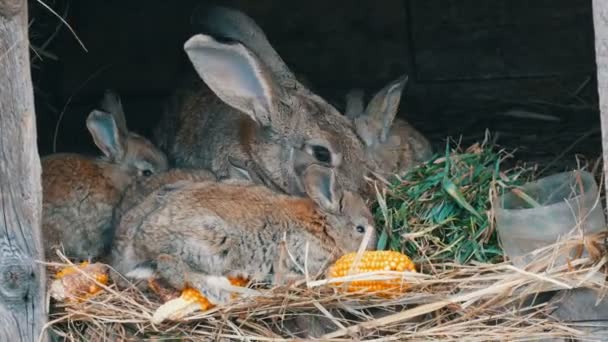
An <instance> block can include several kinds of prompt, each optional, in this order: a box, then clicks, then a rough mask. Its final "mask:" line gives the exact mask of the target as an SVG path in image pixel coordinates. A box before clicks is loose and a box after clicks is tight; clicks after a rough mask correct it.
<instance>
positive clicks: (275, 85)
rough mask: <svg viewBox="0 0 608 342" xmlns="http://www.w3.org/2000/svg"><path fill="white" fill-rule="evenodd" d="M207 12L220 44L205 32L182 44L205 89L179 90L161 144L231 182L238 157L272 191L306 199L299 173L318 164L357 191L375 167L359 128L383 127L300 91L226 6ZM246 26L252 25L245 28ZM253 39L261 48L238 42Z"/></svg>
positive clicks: (255, 31)
mask: <svg viewBox="0 0 608 342" xmlns="http://www.w3.org/2000/svg"><path fill="white" fill-rule="evenodd" d="M207 14H209V15H207V16H206V17H205V18H204V20H202V21H203V22H205V21H207V23H206V25H207V26H217V27H216V29H217V30H216V31H217V32H219V31H222V27H220V26H221V25H224V24H226V25H227V26H226V28H225V32H223V33H222V32H219V33H218V34H217V36H221V38H222V40H221V41H219V40H218V39H219V38H218V39H216V38H214V37H212V36H210V35H207V34H202V33H201V34H196V35H194V36H192V37H191V38H190V39H189V40H188V41H187V42H186V43H185V44H184V50H185V51H186V54H187V56H188V58H189V60H190V62H191V64H192V65H193V66H194V69H195V70H196V72H197V74H198V76H199V77H200V79H201V80H202V81H204V84H203V82H201V81H200V80H199V81H198V82H193V83H192V84H190V83H188V86H187V87H185V88H184V89H179V90H178V91H176V95H175V97H174V98H173V99H172V101H170V103H169V104H170V105H169V106H168V108H167V110H166V112H165V114H164V115H163V118H162V119H161V122H160V123H159V125H158V126H157V129H156V134H155V139H156V142H157V144H158V145H159V146H160V147H161V148H162V149H163V150H164V151H165V152H166V153H167V154H168V155H169V158H170V159H171V161H172V162H173V163H175V165H176V166H178V167H195V168H206V169H210V170H211V171H212V172H214V173H215V174H216V175H217V176H218V177H226V176H228V164H229V162H228V159H229V158H233V159H235V160H237V161H238V162H240V163H243V164H249V165H250V169H251V170H252V171H253V172H254V173H255V174H256V176H257V177H258V178H260V179H261V180H263V181H264V182H265V183H266V185H267V186H269V187H270V188H272V189H274V190H277V191H281V192H284V193H287V194H293V195H303V194H304V191H303V190H304V189H302V188H300V187H298V182H297V176H296V174H295V171H294V170H295V168H297V167H299V165H308V164H319V165H323V166H327V167H331V168H333V169H334V170H335V172H336V177H337V179H338V181H339V182H340V183H341V186H343V187H345V189H347V190H350V191H355V192H356V191H359V190H360V189H361V188H362V187H363V186H364V184H365V177H364V176H365V175H366V174H369V173H370V172H371V171H373V170H375V169H376V168H377V166H376V165H375V161H374V159H373V158H369V157H368V156H367V155H366V153H367V152H366V150H367V146H366V145H365V140H364V139H362V137H361V135H360V132H359V131H358V130H363V131H364V132H365V133H366V134H369V133H370V132H377V133H378V134H379V132H380V131H381V130H382V129H384V127H383V126H382V125H378V124H376V123H370V124H369V127H365V124H366V123H365V122H361V125H359V126H355V125H354V124H353V122H352V121H351V120H349V119H348V118H347V117H345V116H344V115H343V114H342V113H340V112H338V110H336V109H335V107H333V106H331V105H330V104H328V103H327V102H326V101H325V100H324V99H322V98H321V97H320V96H318V95H316V94H315V93H313V92H311V91H310V90H309V89H307V88H306V87H305V86H303V85H302V84H301V83H300V82H299V81H298V80H297V79H296V78H295V77H294V75H293V73H292V72H291V71H290V70H289V69H288V68H287V66H286V65H285V64H284V62H283V61H282V60H281V59H280V57H279V56H278V54H276V52H275V51H274V50H273V49H272V47H271V46H270V44H268V42H267V40H266V38H265V36H264V34H263V32H262V31H261V29H259V27H257V25H255V23H253V21H251V19H249V18H248V17H245V16H244V14H241V13H239V12H236V11H231V10H227V9H224V8H221V7H220V8H215V9H214V10H212V11H211V12H208V13H207ZM243 20H249V21H250V23H246V24H244V27H240V26H239V25H241V23H240V22H239V21H243ZM231 25H232V26H231ZM233 26H234V27H233ZM241 29H242V30H241ZM249 34H252V35H255V37H257V38H258V40H259V41H260V42H261V44H262V45H263V46H262V48H260V47H259V46H255V44H252V45H246V44H244V43H242V42H240V41H239V38H242V37H241V36H246V35H249ZM227 39H232V40H230V41H228V40H227ZM242 41H246V39H242ZM189 87H194V88H189ZM196 87H198V88H196Z"/></svg>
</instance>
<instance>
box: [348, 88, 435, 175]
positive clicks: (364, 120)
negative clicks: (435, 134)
mask: <svg viewBox="0 0 608 342" xmlns="http://www.w3.org/2000/svg"><path fill="white" fill-rule="evenodd" d="M407 81H408V77H407V76H403V77H400V78H399V79H397V80H394V81H392V82H390V83H389V84H388V85H386V86H385V87H384V88H382V89H381V90H380V91H378V92H377V93H376V94H375V95H374V96H373V97H372V99H371V100H370V101H369V103H368V104H367V107H364V105H363V104H364V102H363V101H364V92H363V90H361V89H352V90H351V91H349V92H348V93H347V94H346V97H345V98H346V99H345V100H346V101H345V102H346V110H345V114H346V116H347V117H348V118H349V119H351V120H352V121H353V122H354V123H355V125H356V126H357V127H360V131H361V132H365V131H366V127H370V125H373V123H374V122H376V123H378V122H385V121H386V122H392V124H391V125H384V126H383V129H381V130H370V131H368V132H367V133H363V134H362V136H363V139H364V140H365V141H366V145H367V146H368V152H369V154H368V155H369V156H370V157H371V158H374V160H375V161H376V164H377V165H379V166H380V170H379V172H380V173H381V174H382V175H383V176H392V175H402V174H403V173H405V172H406V171H407V170H409V169H410V168H411V167H412V166H415V165H418V164H420V163H423V162H426V161H428V160H429V159H431V158H432V156H433V149H432V146H431V143H430V142H429V141H428V139H427V138H426V137H424V135H422V133H420V132H419V131H417V130H416V129H415V128H414V127H412V126H411V125H410V124H409V123H408V122H407V121H405V120H403V119H399V118H395V116H396V114H397V112H398V109H399V102H400V99H401V94H402V92H403V89H404V87H405V86H406V84H407Z"/></svg>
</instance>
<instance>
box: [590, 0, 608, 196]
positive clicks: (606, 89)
mask: <svg viewBox="0 0 608 342" xmlns="http://www.w3.org/2000/svg"><path fill="white" fill-rule="evenodd" d="M593 24H594V26H595V61H596V64H597V91H598V95H599V105H600V117H601V125H602V150H603V159H604V177H605V176H606V175H608V2H607V1H605V0H593ZM604 185H605V186H606V189H608V184H606V182H604Z"/></svg>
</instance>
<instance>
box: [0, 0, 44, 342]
mask: <svg viewBox="0 0 608 342" xmlns="http://www.w3.org/2000/svg"><path fill="white" fill-rule="evenodd" d="M27 17H28V15H27V3H26V1H25V0H0V341H11V342H12V341H28V342H29V341H37V340H38V339H39V337H40V336H41V331H42V328H43V327H44V325H45V323H46V319H47V310H46V303H45V271H44V267H43V266H42V265H41V264H40V263H38V262H37V261H38V260H43V255H42V248H41V239H40V217H41V212H42V188H41V183H40V172H41V171H40V157H39V156H38V148H37V145H36V117H35V113H34V99H33V90H32V80H31V76H30V63H29V61H30V57H29V40H28V18H27ZM43 340H46V337H45V338H43Z"/></svg>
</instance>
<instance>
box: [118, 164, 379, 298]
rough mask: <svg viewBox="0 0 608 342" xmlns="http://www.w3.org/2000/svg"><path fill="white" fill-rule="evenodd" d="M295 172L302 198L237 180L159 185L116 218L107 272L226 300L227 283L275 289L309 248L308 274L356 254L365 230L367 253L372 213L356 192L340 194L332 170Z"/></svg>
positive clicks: (314, 167) (371, 243)
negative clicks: (241, 280)
mask: <svg viewBox="0 0 608 342" xmlns="http://www.w3.org/2000/svg"><path fill="white" fill-rule="evenodd" d="M300 174H301V177H300V179H301V182H302V187H303V188H304V189H305V191H306V194H307V196H308V197H295V196H288V195H284V194H279V193H277V192H275V191H272V190H270V189H268V188H267V187H264V186H259V185H255V184H253V183H245V182H243V183H214V182H201V183H193V182H180V183H174V184H172V185H169V186H165V187H163V188H161V189H160V190H158V191H156V192H155V193H153V194H151V195H150V196H148V197H147V198H146V199H145V200H144V202H142V203H141V204H139V205H138V206H136V207H135V208H133V209H132V210H130V211H128V212H127V213H126V214H125V215H124V216H123V217H122V220H121V222H120V224H119V226H118V227H117V231H116V237H115V242H114V244H113V246H112V265H113V267H114V268H115V269H116V270H117V271H119V272H121V273H123V274H125V275H127V276H128V277H133V278H148V279H149V277H151V276H152V275H154V274H155V275H157V276H158V277H159V278H160V279H162V280H163V281H165V282H166V283H168V284H169V285H170V286H172V287H174V288H176V289H183V288H184V287H185V286H192V287H195V288H197V289H198V290H199V291H201V293H203V294H204V295H205V296H208V298H209V299H210V300H211V301H212V302H216V303H225V302H226V300H227V299H228V298H229V296H228V294H229V293H228V292H227V291H225V290H222V289H223V286H224V285H227V284H228V281H227V279H226V278H225V277H228V276H245V277H247V278H249V279H252V280H254V281H263V282H270V283H283V282H284V281H288V280H290V279H293V277H295V276H298V275H301V274H303V269H302V267H304V264H305V261H304V260H305V257H306V252H307V251H306V248H307V246H308V254H307V255H308V259H307V260H306V263H307V266H308V270H309V272H310V274H317V272H320V271H322V270H323V268H324V266H326V265H328V264H329V262H331V261H332V260H333V259H334V258H336V257H338V256H340V255H342V254H344V253H347V252H351V251H356V250H357V249H358V248H359V246H360V244H361V242H362V241H363V238H364V236H365V235H366V233H367V234H369V236H371V238H370V239H369V240H368V241H369V242H368V245H367V246H366V248H367V249H372V248H374V247H375V245H376V233H375V230H374V227H373V223H372V222H373V221H372V216H371V213H370V211H369V209H368V208H367V207H366V205H365V203H364V201H363V199H362V198H361V197H360V196H359V195H357V194H355V193H352V192H350V191H346V190H342V189H341V188H340V186H339V185H338V184H337V182H336V177H335V174H334V171H333V170H332V169H330V168H327V167H323V166H320V165H310V166H308V167H306V169H305V171H304V172H302V173H300ZM287 252H288V253H287ZM289 255H291V256H292V257H293V260H292V259H291V258H290V256H289ZM283 276H284V278H283Z"/></svg>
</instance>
